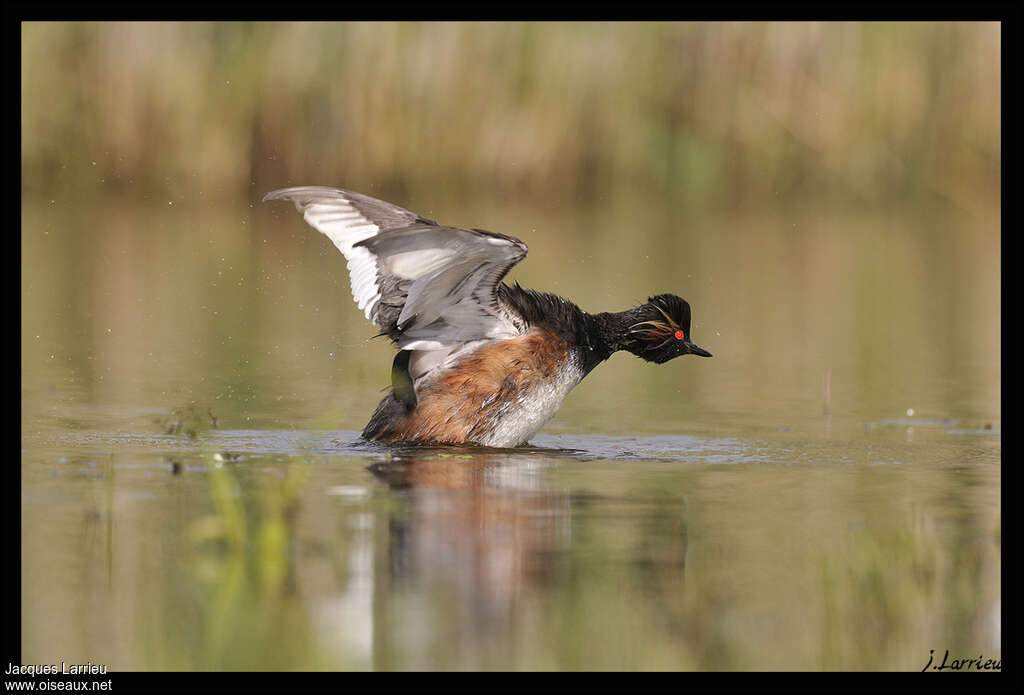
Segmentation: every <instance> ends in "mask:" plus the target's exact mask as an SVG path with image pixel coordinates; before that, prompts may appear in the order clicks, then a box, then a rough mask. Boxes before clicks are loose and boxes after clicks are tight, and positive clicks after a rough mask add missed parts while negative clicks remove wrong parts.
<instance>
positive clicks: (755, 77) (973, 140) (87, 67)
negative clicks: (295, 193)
mask: <svg viewBox="0 0 1024 695" xmlns="http://www.w3.org/2000/svg"><path fill="white" fill-rule="evenodd" d="M22 37H23V49H22V61H23V64H22V69H23V73H22V74H23V81H22V134H23V139H22V175H23V186H24V191H25V193H26V194H30V193H32V192H39V193H40V195H43V196H48V195H49V194H50V192H53V191H54V190H56V191H57V192H60V191H61V190H62V188H63V187H72V188H76V189H77V188H79V187H80V186H81V185H83V184H94V183H95V182H96V181H97V180H98V179H102V181H103V185H104V187H105V190H107V191H108V192H112V191H115V190H117V187H119V186H120V187H122V188H124V189H129V188H130V189H131V190H133V191H135V192H145V191H161V192H170V193H172V194H176V195H180V196H188V195H192V194H195V193H196V192H199V191H201V192H202V193H203V195H205V196H225V197H235V196H238V195H241V194H243V193H244V192H245V191H247V190H248V188H249V187H250V185H251V184H252V182H253V181H254V178H255V177H257V176H259V178H262V179H263V180H274V181H278V182H294V183H336V184H337V183H341V182H360V183H361V185H363V186H364V187H366V186H367V185H369V184H371V183H372V184H373V185H376V186H378V187H379V188H377V189H376V190H377V193H378V194H381V195H383V194H385V193H387V194H389V195H392V196H394V195H396V194H401V193H405V192H408V191H410V190H416V189H422V188H424V187H429V189H430V190H431V191H432V192H433V193H437V192H438V191H439V190H441V189H448V190H450V191H451V192H452V193H453V194H454V193H458V194H459V195H467V194H473V193H474V192H478V191H487V192H488V193H495V194H498V195H501V194H503V193H504V194H508V193H513V192H514V193H515V194H516V195H517V196H529V197H530V198H533V199H534V200H536V201H537V202H538V203H544V202H545V201H561V200H564V199H565V198H566V197H567V196H571V197H573V198H574V199H575V200H576V201H586V200H590V199H595V198H600V197H603V196H606V195H610V194H612V193H615V192H619V191H623V190H627V189H628V190H639V191H641V192H644V193H654V194H658V195H669V196H672V197H673V198H674V199H676V200H679V201H683V202H685V203H686V205H687V206H688V209H694V208H707V207H731V206H737V205H743V206H749V205H752V204H757V203H758V202H762V201H767V202H770V203H771V204H773V205H776V204H786V203H790V202H806V201H807V200H808V199H810V198H813V199H815V200H817V201H819V202H822V201H832V202H836V203H841V202H849V203H851V204H856V205H862V204H864V203H870V204H872V205H880V204H882V205H884V204H888V203H893V202H899V203H901V204H905V203H907V202H908V201H914V202H916V203H918V204H920V205H926V206H927V205H933V204H935V203H936V202H937V201H944V202H947V203H952V204H955V205H957V206H961V207H968V208H969V207H971V206H973V205H975V204H977V199H978V198H979V197H981V198H983V199H986V200H987V199H989V198H990V197H991V195H992V194H993V193H994V192H997V191H998V189H999V176H1000V168H999V153H1000V131H999V128H1000V123H999V117H998V114H999V106H1000V67H999V66H1000V61H999V55H1000V26H999V24H998V23H852V22H850V23H847V22H842V23H815V22H799V23H749V22H725V23H717V22H712V23H648V22H636V23H633V22H626V23H605V22H593V23H590V22H585V23H547V22H541V23H534V22H511V23H506V22H468V23H461V22H454V23H419V22H401V23H378V22H365V23H364V22H353V23H262V22H248V23H163V22H159V23H25V24H24V25H23V27H22ZM69 153H77V154H79V155H81V156H82V157H86V158H88V159H89V162H88V163H87V165H79V166H76V162H74V161H69ZM93 162H95V164H93ZM78 164H81V163H78Z"/></svg>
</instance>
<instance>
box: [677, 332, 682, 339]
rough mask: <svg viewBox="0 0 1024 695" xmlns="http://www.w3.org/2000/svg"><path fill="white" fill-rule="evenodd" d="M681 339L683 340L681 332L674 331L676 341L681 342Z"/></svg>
mask: <svg viewBox="0 0 1024 695" xmlns="http://www.w3.org/2000/svg"><path fill="white" fill-rule="evenodd" d="M682 339H683V332H682V331H676V340H682Z"/></svg>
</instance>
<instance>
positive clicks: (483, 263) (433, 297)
mask: <svg viewBox="0 0 1024 695" xmlns="http://www.w3.org/2000/svg"><path fill="white" fill-rule="evenodd" d="M263 200H265V201H266V200H291V201H292V202H294V203H295V207H296V208H297V209H298V210H299V212H301V213H302V214H303V216H304V217H305V220H306V222H308V223H309V224H310V226H312V227H313V228H314V229H316V230H317V231H319V232H322V233H323V234H324V235H326V236H327V237H328V238H329V239H330V240H331V241H332V242H334V245H335V246H337V247H338V249H339V250H340V251H341V252H342V253H343V254H345V258H346V259H348V270H349V279H350V281H351V283H352V298H353V299H355V301H356V304H357V305H358V306H359V308H360V309H362V310H363V312H364V313H365V315H366V317H367V318H368V319H370V320H372V321H373V322H374V323H376V324H377V325H378V326H379V327H380V329H381V332H382V333H384V334H385V335H387V336H389V337H390V338H391V339H392V340H394V341H395V342H396V343H397V344H398V346H399V347H400V348H402V349H406V350H436V349H440V348H446V347H453V346H455V345H457V344H459V343H465V342H469V341H472V340H480V339H484V338H511V337H514V336H516V335H519V334H520V333H522V331H523V324H522V320H521V319H520V318H519V317H518V316H516V315H514V314H511V313H509V312H508V311H507V310H505V309H504V308H503V307H502V306H501V305H500V304H499V302H498V297H497V286H498V283H499V282H501V279H502V278H503V277H505V274H506V273H507V272H508V270H509V268H511V267H512V266H513V265H515V264H516V263H518V262H519V261H521V260H523V258H525V257H526V252H527V249H526V244H524V243H523V242H521V241H519V239H516V238H515V237H510V236H506V235H504V234H496V233H493V232H486V231H483V230H479V229H472V230H469V229H458V228H455V227H444V226H441V225H439V224H437V223H436V222H434V221H433V220H428V219H426V218H423V217H420V216H419V215H417V214H416V213H414V212H410V211H409V210H405V209H404V208H400V207H398V206H397V205H392V204H390V203H386V202H384V201H382V200H377V199H375V198H371V197H369V196H365V195H362V194H360V193H353V192H351V191H345V190H341V189H338V188H327V187H324V186H302V187H298V188H285V189H282V190H278V191H272V192H270V193H268V194H267V195H266V196H264V198H263Z"/></svg>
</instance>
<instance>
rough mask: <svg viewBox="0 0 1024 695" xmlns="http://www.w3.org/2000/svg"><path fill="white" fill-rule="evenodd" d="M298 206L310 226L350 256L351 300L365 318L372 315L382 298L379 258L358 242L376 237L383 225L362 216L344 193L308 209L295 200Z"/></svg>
mask: <svg viewBox="0 0 1024 695" xmlns="http://www.w3.org/2000/svg"><path fill="white" fill-rule="evenodd" d="M295 207H296V208H298V210H299V212H304V214H303V217H304V218H305V219H306V222H308V223H309V226H311V227H312V228H313V229H315V230H317V231H318V232H321V233H323V234H324V236H326V237H327V238H328V239H330V240H331V241H332V242H334V245H335V246H337V247H338V250H339V251H341V252H342V253H343V254H344V255H345V258H347V259H348V273H349V280H350V282H351V284H352V299H354V300H355V301H356V304H357V305H358V306H359V308H360V309H362V310H363V314H364V315H365V316H366V318H370V312H371V311H373V307H374V306H375V305H376V304H377V302H379V301H380V291H379V290H378V288H377V261H376V259H375V257H374V255H373V254H372V253H370V252H369V251H368V250H367V249H365V248H364V247H362V246H355V244H356V243H358V242H360V241H362V240H363V239H369V238H370V237H372V236H376V234H377V233H378V232H380V227H378V226H377V225H376V224H374V223H373V222H371V221H370V220H368V219H366V218H365V217H363V215H362V213H360V212H359V211H358V210H356V209H355V208H354V207H352V205H351V204H350V203H349V202H348V201H347V200H346V199H345V198H343V197H341V196H338V197H337V198H334V199H332V200H331V202H330V204H324V203H309V204H307V205H306V206H305V209H303V206H302V205H301V204H300V203H299V202H298V201H296V203H295Z"/></svg>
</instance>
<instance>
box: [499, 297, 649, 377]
mask: <svg viewBox="0 0 1024 695" xmlns="http://www.w3.org/2000/svg"><path fill="white" fill-rule="evenodd" d="M499 291H500V292H501V293H502V299H504V300H505V301H508V302H510V303H511V304H512V305H513V306H514V307H515V308H516V310H517V311H518V312H519V315H520V316H522V317H523V318H524V319H526V322H527V323H528V324H530V325H531V326H545V327H548V328H551V329H554V330H557V331H559V332H560V333H562V334H563V335H564V336H565V337H566V339H568V340H570V341H571V342H572V343H574V344H575V345H577V346H578V347H579V348H580V350H581V353H582V356H583V365H584V370H585V371H586V372H589V371H590V370H591V369H593V368H594V367H596V366H597V365H598V364H600V363H601V362H603V361H604V360H606V359H608V358H609V357H611V356H612V354H613V353H615V352H617V351H619V350H629V351H630V352H633V353H634V354H638V353H637V351H638V350H639V349H640V344H639V343H638V342H637V340H636V339H635V338H633V337H632V336H630V334H629V327H630V326H632V325H634V324H636V323H637V322H639V321H642V320H643V317H642V312H641V308H640V307H636V308H633V309H628V310H626V311H619V312H612V313H608V312H603V313H600V314H588V313H587V312H585V311H583V310H582V309H580V308H579V307H578V306H576V305H575V304H573V303H572V302H570V301H568V300H566V299H563V298H562V297H559V296H558V295H555V294H549V293H547V292H537V291H535V290H526V289H523V288H521V287H519V285H518V284H516V285H514V286H512V287H509V286H508V285H500V286H499Z"/></svg>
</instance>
